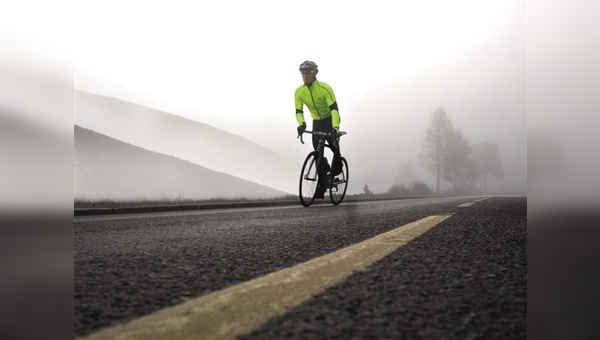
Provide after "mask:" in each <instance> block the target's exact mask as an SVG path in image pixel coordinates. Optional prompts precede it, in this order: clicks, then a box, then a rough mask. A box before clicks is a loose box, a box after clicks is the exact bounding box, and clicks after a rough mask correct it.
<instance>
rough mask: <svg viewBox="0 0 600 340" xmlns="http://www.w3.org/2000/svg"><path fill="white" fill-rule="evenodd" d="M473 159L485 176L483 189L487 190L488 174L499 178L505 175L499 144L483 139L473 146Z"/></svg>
mask: <svg viewBox="0 0 600 340" xmlns="http://www.w3.org/2000/svg"><path fill="white" fill-rule="evenodd" d="M473 160H474V161H475V163H476V164H477V167H478V170H479V173H480V174H481V175H482V176H483V190H484V192H487V175H488V174H490V175H492V176H495V177H497V178H502V177H504V172H503V171H502V162H501V160H500V148H499V147H498V145H496V144H494V143H492V142H490V141H483V142H480V143H477V144H475V145H474V146H473Z"/></svg>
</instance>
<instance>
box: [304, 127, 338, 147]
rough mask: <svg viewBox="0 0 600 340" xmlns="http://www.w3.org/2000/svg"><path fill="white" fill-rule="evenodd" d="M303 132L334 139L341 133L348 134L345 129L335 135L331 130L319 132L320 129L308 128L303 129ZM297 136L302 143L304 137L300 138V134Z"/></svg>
mask: <svg viewBox="0 0 600 340" xmlns="http://www.w3.org/2000/svg"><path fill="white" fill-rule="evenodd" d="M304 133H308V134H311V135H319V136H325V137H336V139H339V138H340V137H342V136H343V135H347V134H348V133H347V132H346V131H340V132H339V133H338V135H337V136H334V135H333V133H332V132H321V131H310V130H304ZM298 138H300V143H302V144H304V139H303V138H302V135H298Z"/></svg>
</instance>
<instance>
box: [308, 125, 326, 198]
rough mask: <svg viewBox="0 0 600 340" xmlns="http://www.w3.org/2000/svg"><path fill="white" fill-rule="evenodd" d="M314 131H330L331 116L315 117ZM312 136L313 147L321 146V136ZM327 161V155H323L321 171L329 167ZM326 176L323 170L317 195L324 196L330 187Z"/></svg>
mask: <svg viewBox="0 0 600 340" xmlns="http://www.w3.org/2000/svg"><path fill="white" fill-rule="evenodd" d="M313 131H319V132H330V131H331V117H329V118H326V119H323V120H316V119H313ZM312 137H313V148H314V149H315V150H316V149H317V148H318V146H319V139H320V138H321V137H320V136H318V135H313V136H312ZM323 152H325V150H323ZM326 162H327V160H326V157H325V155H323V160H322V164H321V167H320V169H319V171H323V169H324V168H326V167H327V166H326V165H325V163H326ZM326 177H327V174H326V173H323V172H321V174H320V176H319V185H318V187H317V195H316V197H319V198H322V196H323V194H324V193H325V191H327V189H328V188H327V183H326Z"/></svg>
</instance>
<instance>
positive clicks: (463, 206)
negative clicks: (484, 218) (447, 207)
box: [458, 197, 488, 208]
mask: <svg viewBox="0 0 600 340" xmlns="http://www.w3.org/2000/svg"><path fill="white" fill-rule="evenodd" d="M486 199H488V197H484V198H480V199H476V200H475V202H467V203H463V204H461V205H459V206H458V207H459V208H468V207H470V206H472V205H473V204H475V203H477V202H481V201H483V200H486Z"/></svg>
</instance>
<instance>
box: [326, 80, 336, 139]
mask: <svg viewBox="0 0 600 340" xmlns="http://www.w3.org/2000/svg"><path fill="white" fill-rule="evenodd" d="M326 87H327V91H326V92H325V93H326V95H325V100H326V101H327V105H329V109H330V110H331V125H333V128H334V129H335V130H336V131H340V111H339V110H338V105H337V100H336V99H335V94H334V93H333V90H332V89H331V87H330V86H329V85H327V86H326Z"/></svg>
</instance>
